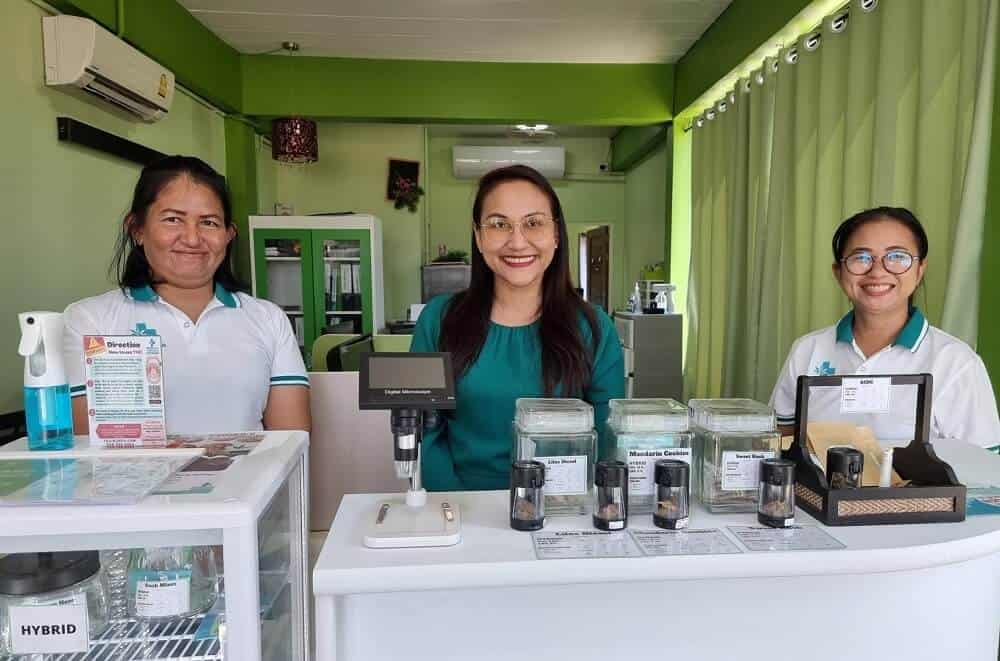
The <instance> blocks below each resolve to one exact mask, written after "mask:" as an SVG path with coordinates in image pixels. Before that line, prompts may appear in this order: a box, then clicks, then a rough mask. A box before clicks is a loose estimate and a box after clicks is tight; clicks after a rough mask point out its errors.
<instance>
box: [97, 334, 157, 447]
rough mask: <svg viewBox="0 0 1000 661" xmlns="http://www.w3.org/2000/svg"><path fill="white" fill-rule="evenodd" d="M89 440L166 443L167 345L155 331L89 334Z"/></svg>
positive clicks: (150, 444) (111, 443)
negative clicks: (164, 382) (165, 379)
mask: <svg viewBox="0 0 1000 661" xmlns="http://www.w3.org/2000/svg"><path fill="white" fill-rule="evenodd" d="M83 351H84V357H85V362H86V368H87V370H86V375H87V415H88V417H89V421H90V443H91V445H100V446H103V447H106V448H137V447H164V446H166V444H167V434H166V425H165V423H164V419H163V411H164V402H163V345H162V343H161V339H160V337H159V336H157V335H144V336H132V335H120V336H119V335H85V336H84V337H83Z"/></svg>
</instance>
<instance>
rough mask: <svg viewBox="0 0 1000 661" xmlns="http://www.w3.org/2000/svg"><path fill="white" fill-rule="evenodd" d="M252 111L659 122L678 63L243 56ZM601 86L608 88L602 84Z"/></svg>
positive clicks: (667, 114)
mask: <svg viewBox="0 0 1000 661" xmlns="http://www.w3.org/2000/svg"><path fill="white" fill-rule="evenodd" d="M241 61H242V65H243V104H242V111H243V113H244V114H246V115H255V116H262V117H275V116H282V115H289V114H302V115H307V116H310V117H332V118H339V119H365V120H373V121H380V120H410V121H460V122H491V123H509V122H518V121H521V122H523V121H534V120H540V121H546V122H549V123H554V124H555V123H558V124H601V125H619V124H652V123H657V122H663V121H666V120H668V119H670V118H671V116H672V114H673V113H672V106H671V95H672V90H673V66H672V65H668V64H518V63H495V62H432V61H419V60H364V59H342V58H319V57H294V56H291V57H289V56H281V55H256V56H242V57H241ZM596 90H599V91H600V93H599V94H595V91H596Z"/></svg>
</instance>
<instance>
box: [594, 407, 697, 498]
mask: <svg viewBox="0 0 1000 661" xmlns="http://www.w3.org/2000/svg"><path fill="white" fill-rule="evenodd" d="M609 408H610V413H609V415H608V432H609V437H610V445H611V447H613V448H614V453H615V458H616V459H617V460H618V461H623V462H625V463H626V464H627V465H628V474H629V507H630V508H631V513H632V514H649V513H651V512H652V511H653V510H654V509H655V507H654V504H655V501H656V498H655V486H654V477H655V476H654V474H653V472H654V465H655V464H656V462H657V461H659V460H661V459H672V460H676V461H683V462H685V463H687V464H689V465H690V463H691V436H692V435H691V432H690V431H688V408H687V407H686V406H684V405H683V404H681V403H680V402H678V401H676V400H673V399H612V400H611V402H610V404H609Z"/></svg>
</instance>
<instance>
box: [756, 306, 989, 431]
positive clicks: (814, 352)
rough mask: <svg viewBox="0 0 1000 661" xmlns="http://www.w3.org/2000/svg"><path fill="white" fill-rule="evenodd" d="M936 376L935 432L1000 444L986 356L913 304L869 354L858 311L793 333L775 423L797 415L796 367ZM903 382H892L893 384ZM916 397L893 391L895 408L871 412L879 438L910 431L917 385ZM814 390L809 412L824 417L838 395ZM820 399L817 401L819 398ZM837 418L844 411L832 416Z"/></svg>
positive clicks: (819, 372)
mask: <svg viewBox="0 0 1000 661" xmlns="http://www.w3.org/2000/svg"><path fill="white" fill-rule="evenodd" d="M923 373H928V374H930V375H931V376H932V377H933V388H932V395H931V420H930V435H931V439H932V440H933V439H935V438H957V439H961V440H964V441H968V442H969V443H973V444H975V445H981V446H983V447H990V446H994V445H997V444H1000V419H998V417H997V405H996V399H995V397H994V395H993V387H992V385H991V384H990V377H989V375H988V374H987V373H986V366H985V365H984V364H983V361H982V359H981V358H980V357H979V356H978V355H977V354H976V352H975V351H973V350H972V349H971V348H970V347H969V345H967V344H966V343H965V342H962V341H961V340H959V339H957V338H955V337H952V336H951V335H948V334H947V333H945V332H944V331H942V330H940V329H937V328H935V327H933V326H931V325H930V324H929V323H927V319H926V318H924V315H923V313H921V312H920V310H918V309H916V308H914V310H913V312H912V314H911V315H910V319H909V321H907V322H906V325H905V326H904V327H903V330H902V331H901V332H900V334H899V337H897V338H896V340H895V342H893V343H892V345H890V346H888V347H886V348H884V349H882V350H881V351H879V352H877V353H875V354H873V355H872V356H869V357H867V358H866V357H865V355H864V353H862V351H861V349H859V348H858V345H857V343H856V342H855V341H854V312H853V311H852V312H849V313H848V314H847V315H846V316H845V317H844V318H843V319H841V320H840V322H839V323H838V324H837V325H836V326H830V327H828V328H824V329H822V330H818V331H815V332H813V333H809V334H808V335H803V336H802V337H800V338H799V339H797V340H796V341H795V344H793V345H792V348H791V350H790V351H789V352H788V358H787V360H786V361H785V366H784V367H783V368H782V370H781V373H780V374H779V376H778V382H777V383H776V384H775V386H774V392H773V393H771V406H773V407H774V410H775V414H776V415H777V418H778V424H780V425H790V424H794V422H795V394H796V381H797V379H798V377H799V375H802V374H804V375H809V376H833V375H843V374H860V375H865V374H923ZM902 388H903V387H902V386H894V387H893V391H897V390H899V391H900V392H901V393H902V392H904V391H903V390H902ZM909 391H910V392H909V394H910V395H912V397H909V398H907V397H895V396H894V397H893V399H892V404H891V408H890V411H891V412H892V413H893V415H891V416H886V415H876V416H870V420H872V421H875V422H868V423H867V424H870V425H871V426H873V427H874V428H875V429H874V431H875V435H876V437H877V438H880V439H883V440H896V439H904V440H905V439H909V438H911V437H912V436H913V425H914V421H913V418H914V413H913V412H914V403H915V397H916V389H915V388H914V387H912V386H910V387H909ZM815 395H816V391H810V398H809V414H808V416H809V419H810V420H820V419H822V418H821V417H819V416H822V412H823V411H824V410H829V409H828V408H826V407H831V406H837V407H838V412H839V399H837V400H836V402H834V401H824V400H823V398H822V397H821V398H820V399H818V400H817V401H815V402H814V399H813V398H814V396H815ZM814 404H815V405H814ZM833 417H834V418H838V417H839V416H836V415H835V416H833Z"/></svg>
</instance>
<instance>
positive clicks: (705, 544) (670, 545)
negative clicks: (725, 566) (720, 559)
mask: <svg viewBox="0 0 1000 661" xmlns="http://www.w3.org/2000/svg"><path fill="white" fill-rule="evenodd" d="M630 532H631V534H632V539H634V540H635V542H636V544H638V545H639V548H640V549H642V552H643V553H645V554H646V555H722V554H727V553H743V551H741V550H740V549H739V547H738V546H736V544H734V543H733V542H732V541H730V539H729V538H728V537H726V535H725V533H724V532H722V531H721V530H719V529H718V528H702V529H690V530H660V529H658V528H657V529H651V530H635V529H633V530H631V531H630Z"/></svg>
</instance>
